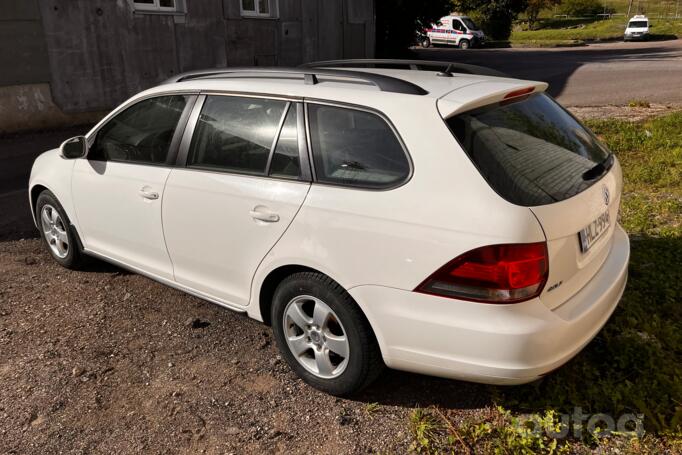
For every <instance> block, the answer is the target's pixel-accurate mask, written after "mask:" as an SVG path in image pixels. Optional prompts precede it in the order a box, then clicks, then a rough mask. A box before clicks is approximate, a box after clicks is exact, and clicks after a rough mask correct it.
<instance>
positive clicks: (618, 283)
mask: <svg viewBox="0 0 682 455" xmlns="http://www.w3.org/2000/svg"><path fill="white" fill-rule="evenodd" d="M629 255H630V244H629V240H628V237H627V234H626V233H625V232H624V231H623V229H622V228H621V227H620V226H617V227H616V232H615V234H614V241H613V245H612V247H611V252H610V253H609V256H608V258H607V259H606V261H605V262H604V264H603V266H602V267H601V269H600V270H599V272H598V273H597V274H596V275H595V276H594V277H593V278H592V279H591V280H590V282H589V283H588V284H587V285H585V286H584V287H583V288H582V289H581V290H580V291H578V292H577V293H576V294H575V295H574V296H573V297H572V298H571V299H569V300H568V301H566V302H565V303H563V304H562V305H561V306H559V307H558V308H555V309H553V310H550V309H549V308H548V307H547V306H545V305H544V304H543V303H542V302H541V301H540V300H539V299H534V300H530V301H527V302H523V303H519V304H511V305H494V304H480V303H473V302H464V301H460V300H453V299H447V298H441V297H435V296H431V295H425V294H419V293H416V292H409V291H404V290H399V289H394V288H386V287H382V286H358V287H356V288H353V289H351V290H350V293H351V295H352V296H353V298H355V300H356V301H357V302H358V303H359V304H360V306H361V307H362V309H363V310H364V311H365V314H366V315H367V318H368V319H369V321H370V323H371V324H372V327H373V329H374V331H375V334H376V335H377V339H378V341H379V344H380V346H381V351H382V354H383V357H384V361H385V362H386V364H387V365H388V366H389V367H391V368H395V369H399V370H406V371H412V372H416V373H423V374H430V375H434V376H441V377H448V378H454V379H463V380H469V381H475V382H482V383H488V384H523V383H526V382H531V381H533V380H535V379H537V378H539V377H541V376H543V375H545V374H547V373H548V372H551V371H552V370H554V369H556V368H558V367H560V366H561V365H563V364H564V363H566V362H567V361H568V360H570V359H571V358H572V357H573V356H575V355H576V354H577V353H578V352H580V350H582V349H583V348H584V347H585V345H587V343H589V342H590V340H592V338H594V336H595V335H596V334H597V333H598V332H599V330H600V329H601V328H602V327H603V326H604V324H605V323H606V321H607V320H608V319H609V317H610V316H611V314H612V313H613V311H614V309H615V308H616V306H617V304H618V301H619V300H620V298H621V296H622V294H623V290H624V289H625V283H626V280H627V265H628V260H629Z"/></svg>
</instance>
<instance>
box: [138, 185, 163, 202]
mask: <svg viewBox="0 0 682 455" xmlns="http://www.w3.org/2000/svg"><path fill="white" fill-rule="evenodd" d="M140 196H142V197H143V198H145V199H150V200H155V199H158V198H159V193H157V192H156V191H149V190H148V189H147V188H146V187H144V188H142V189H140Z"/></svg>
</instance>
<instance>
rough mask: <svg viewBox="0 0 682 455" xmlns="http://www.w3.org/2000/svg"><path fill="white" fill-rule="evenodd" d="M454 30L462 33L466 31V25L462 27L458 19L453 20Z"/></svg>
mask: <svg viewBox="0 0 682 455" xmlns="http://www.w3.org/2000/svg"><path fill="white" fill-rule="evenodd" d="M452 29H453V30H459V31H460V32H464V31H466V27H464V25H462V23H461V22H460V21H459V20H457V19H453V20H452Z"/></svg>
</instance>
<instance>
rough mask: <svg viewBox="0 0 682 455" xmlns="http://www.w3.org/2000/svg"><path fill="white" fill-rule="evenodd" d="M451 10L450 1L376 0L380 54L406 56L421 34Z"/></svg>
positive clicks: (378, 50) (377, 43)
mask: <svg viewBox="0 0 682 455" xmlns="http://www.w3.org/2000/svg"><path fill="white" fill-rule="evenodd" d="M451 11H452V2H451V0H421V1H415V0H376V18H377V19H376V27H377V31H376V38H377V41H376V54H377V57H381V58H388V57H402V56H404V55H405V54H406V53H408V48H409V47H410V46H411V45H412V44H414V43H415V41H416V38H417V34H418V33H421V32H422V31H423V30H424V29H425V28H429V27H430V26H431V24H433V23H435V22H437V21H438V19H440V18H441V17H443V16H446V15H448V14H449V13H450V12H451Z"/></svg>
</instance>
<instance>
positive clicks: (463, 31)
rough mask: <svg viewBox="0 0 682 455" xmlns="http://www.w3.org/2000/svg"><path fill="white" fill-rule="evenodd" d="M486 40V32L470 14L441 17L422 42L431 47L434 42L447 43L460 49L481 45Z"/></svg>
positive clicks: (428, 30) (426, 32)
mask: <svg viewBox="0 0 682 455" xmlns="http://www.w3.org/2000/svg"><path fill="white" fill-rule="evenodd" d="M484 42H485V34H484V33H483V31H482V30H481V29H479V28H478V26H477V25H476V24H475V23H474V21H472V20H471V18H469V17H468V16H445V17H441V18H440V20H439V21H438V23H437V24H433V25H432V26H431V28H429V29H427V30H426V31H425V34H424V36H423V37H422V39H421V41H420V44H421V46H422V47H429V46H431V45H432V44H447V45H450V46H457V47H459V48H460V49H469V48H470V47H474V46H481V45H483V43H484Z"/></svg>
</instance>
